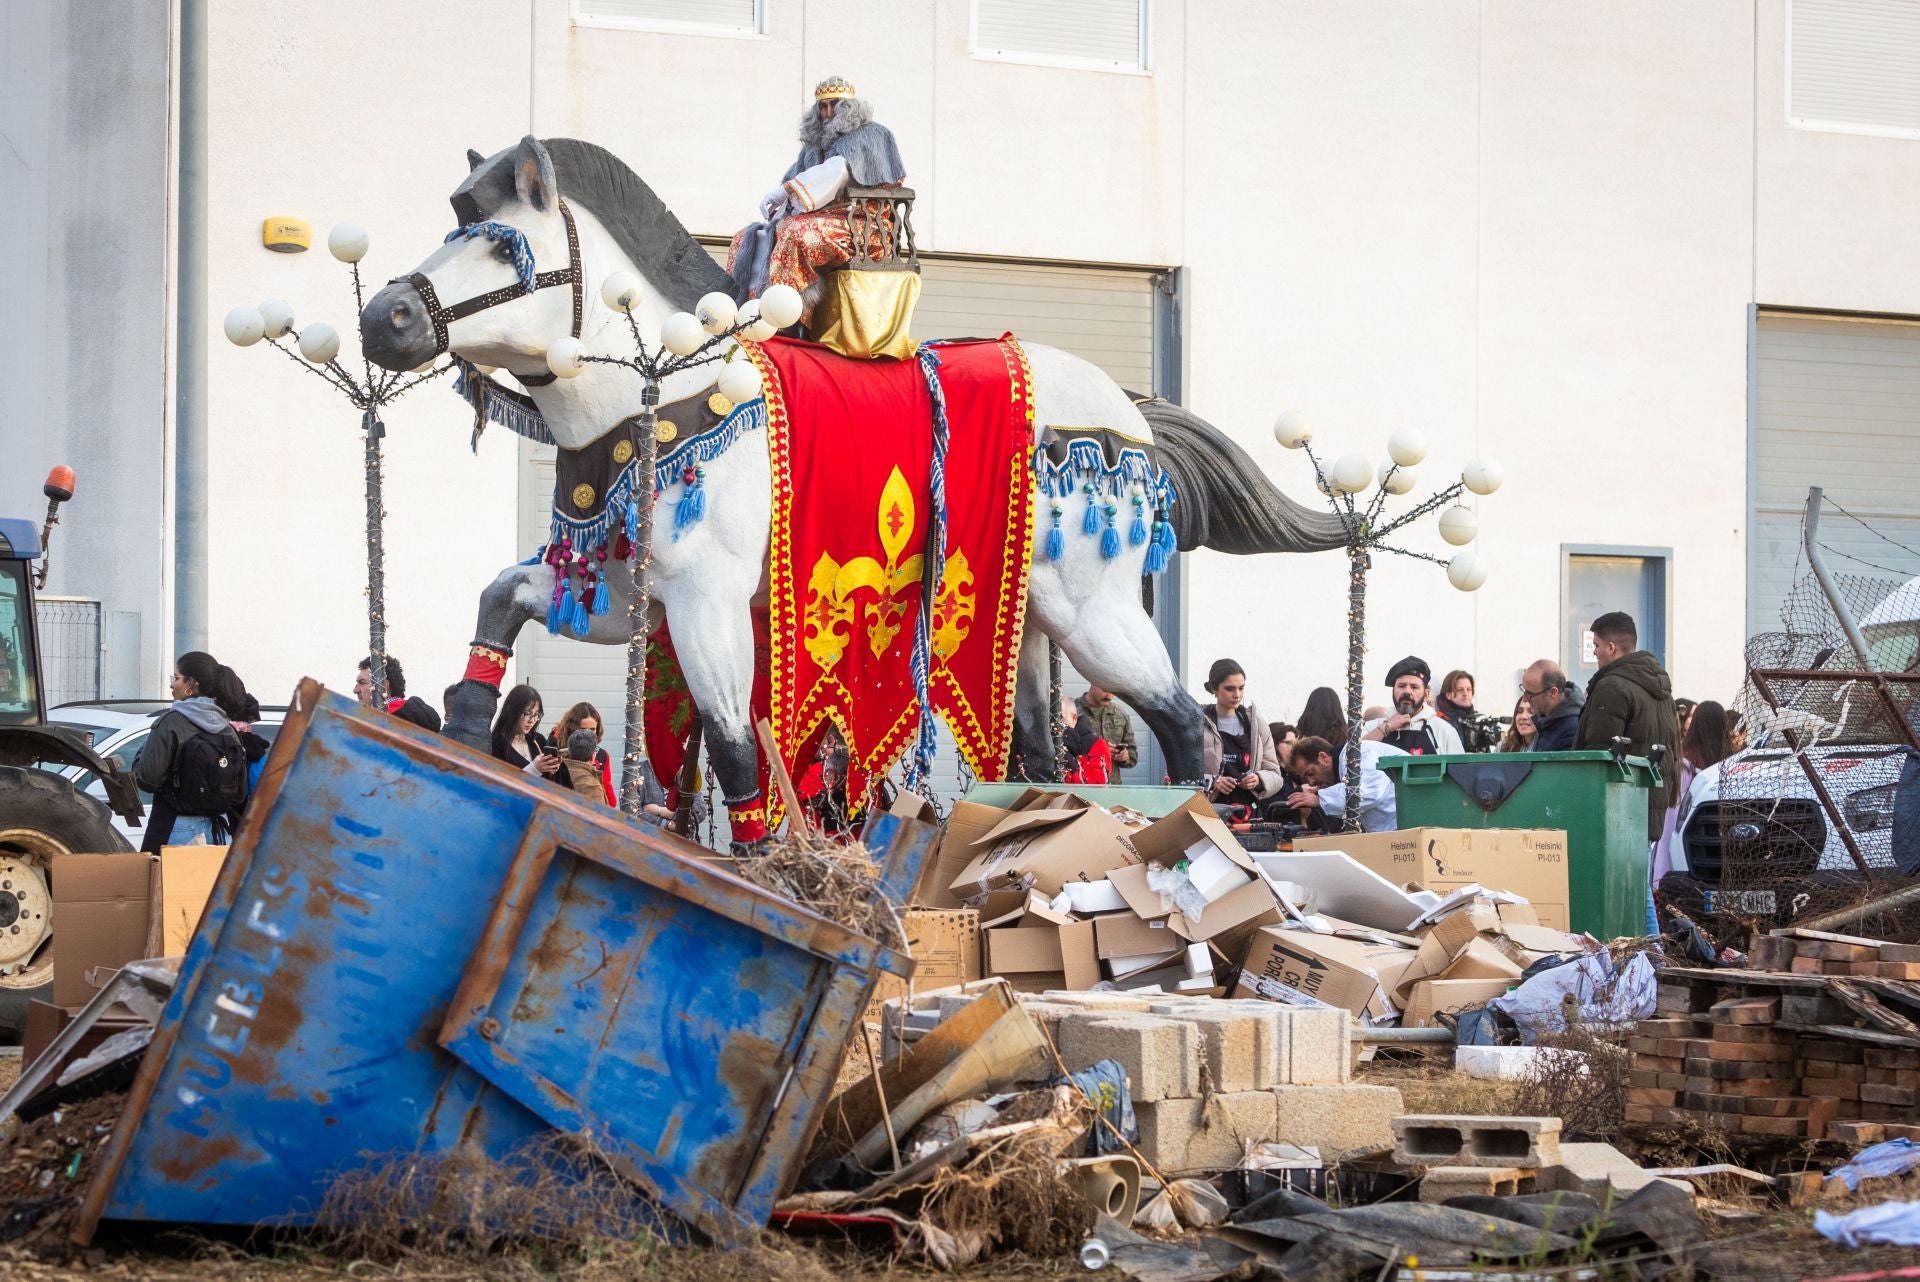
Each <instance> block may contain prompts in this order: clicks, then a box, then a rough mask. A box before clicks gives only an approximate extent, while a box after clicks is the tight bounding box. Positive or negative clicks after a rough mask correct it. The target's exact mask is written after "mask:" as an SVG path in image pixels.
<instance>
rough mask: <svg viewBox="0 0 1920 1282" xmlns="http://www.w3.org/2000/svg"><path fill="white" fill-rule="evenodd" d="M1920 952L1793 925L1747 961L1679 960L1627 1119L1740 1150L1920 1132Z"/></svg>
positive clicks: (1641, 1038) (1663, 983)
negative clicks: (1694, 1131) (1707, 1136)
mask: <svg viewBox="0 0 1920 1282" xmlns="http://www.w3.org/2000/svg"><path fill="white" fill-rule="evenodd" d="M1915 975H1920V946H1916V945H1912V944H1896V943H1889V942H1886V941H1883V940H1874V939H1864V938H1860V937H1857V936H1849V935H1835V934H1829V933H1825V932H1820V931H1813V930H1804V929H1797V928H1789V929H1786V930H1781V931H1776V932H1774V933H1773V934H1771V935H1766V936H1762V937H1761V938H1759V939H1757V940H1756V941H1755V943H1754V946H1753V949H1752V952H1751V955H1750V966H1749V967H1748V968H1740V969H1733V968H1728V969H1719V968H1694V967H1669V968H1667V969H1666V970H1664V971H1662V972H1661V973H1660V985H1659V993H1658V998H1657V1010H1656V1014H1655V1017H1654V1018H1652V1019H1649V1020H1645V1021H1643V1022H1641V1023H1640V1024H1639V1025H1637V1027H1636V1028H1635V1030H1634V1035H1633V1037H1632V1039H1631V1041H1630V1043H1629V1045H1630V1048H1631V1050H1632V1052H1633V1068H1632V1077H1631V1080H1630V1084H1629V1094H1628V1103H1627V1120H1628V1121H1629V1122H1631V1123H1637V1124H1641V1125H1649V1126H1677V1125H1687V1126H1697V1127H1705V1128H1709V1129H1712V1130H1714V1131H1716V1132H1719V1133H1721V1134H1722V1135H1723V1137H1724V1138H1725V1139H1726V1140H1727V1142H1728V1143H1730V1144H1732V1145H1735V1146H1739V1147H1749V1148H1750V1147H1767V1146H1778V1145H1781V1144H1783V1143H1787V1142H1794V1141H1811V1140H1822V1139H1830V1140H1837V1141H1841V1142H1845V1143H1855V1144H1869V1143H1875V1142H1878V1141H1880V1140H1884V1139H1893V1138H1906V1139H1920V1125H1916V1124H1915V1114H1914V1106H1915V1105H1916V1104H1920V1054H1916V1052H1920V982H1915V980H1914V978H1912V976H1915Z"/></svg>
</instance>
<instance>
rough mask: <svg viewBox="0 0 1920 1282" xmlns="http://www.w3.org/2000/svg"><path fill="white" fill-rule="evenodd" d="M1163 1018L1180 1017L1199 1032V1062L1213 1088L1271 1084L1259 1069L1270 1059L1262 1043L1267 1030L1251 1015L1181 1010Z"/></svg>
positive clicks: (1260, 1087)
mask: <svg viewBox="0 0 1920 1282" xmlns="http://www.w3.org/2000/svg"><path fill="white" fill-rule="evenodd" d="M1165 1018H1168V1019H1177V1020H1184V1021H1185V1022H1187V1023H1189V1024H1192V1025H1193V1026H1194V1027H1195V1028H1196V1029H1198V1030H1199V1032H1200V1038H1201V1045H1200V1054H1201V1062H1202V1063H1204V1064H1205V1065H1206V1066H1207V1072H1208V1074H1209V1075H1210V1076H1211V1078H1212V1080H1213V1089H1214V1090H1216V1091H1221V1092H1224V1093H1228V1094H1232V1093H1236V1092H1239V1091H1259V1090H1264V1089H1265V1088H1266V1087H1268V1086H1271V1085H1272V1084H1273V1083H1272V1081H1271V1073H1270V1072H1269V1073H1268V1074H1267V1075H1266V1076H1267V1078H1268V1080H1265V1081H1263V1080H1261V1077H1262V1074H1261V1072H1260V1070H1261V1069H1262V1068H1263V1067H1268V1066H1269V1065H1270V1064H1271V1061H1272V1049H1271V1047H1270V1046H1263V1044H1262V1043H1263V1042H1264V1041H1265V1040H1266V1038H1267V1036H1268V1033H1269V1030H1268V1029H1267V1028H1265V1027H1263V1026H1262V1024H1261V1022H1260V1021H1259V1020H1257V1019H1255V1018H1254V1017H1252V1016H1251V1015H1246V1014H1243V1013H1241V1012H1239V1011H1234V1010H1192V1011H1181V1012H1180V1013H1178V1014H1174V1015H1169V1016H1166V1017H1165Z"/></svg>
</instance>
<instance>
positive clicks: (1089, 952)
mask: <svg viewBox="0 0 1920 1282" xmlns="http://www.w3.org/2000/svg"><path fill="white" fill-rule="evenodd" d="M1028 920H1029V921H1033V922H1036V923H1037V924H1031V925H1022V926H996V927H994V928H993V929H992V930H988V931H985V932H983V935H984V938H985V941H986V970H987V973H988V974H990V975H1001V976H1005V977H1006V978H1007V979H1008V980H1010V981H1012V982H1013V985H1014V987H1015V988H1016V989H1019V990H1020V991H1021V992H1039V991H1043V990H1040V989H1032V988H1023V987H1021V983H1020V979H1021V977H1022V976H1032V975H1037V974H1038V975H1049V976H1055V977H1057V978H1058V980H1059V981H1060V982H1057V983H1054V984H1053V985H1052V986H1053V987H1055V988H1066V989H1070V990H1076V991H1077V990H1080V989H1087V988H1092V987H1093V986H1094V985H1095V984H1097V983H1099V982H1100V960H1099V958H1097V957H1096V956H1095V955H1094V951H1093V923H1092V922H1090V921H1070V922H1067V923H1066V924H1064V925H1062V924H1059V923H1056V922H1051V921H1046V920H1044V919H1040V918H1029V919H1028Z"/></svg>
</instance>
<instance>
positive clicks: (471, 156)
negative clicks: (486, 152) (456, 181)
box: [467, 147, 487, 173]
mask: <svg viewBox="0 0 1920 1282" xmlns="http://www.w3.org/2000/svg"><path fill="white" fill-rule="evenodd" d="M486 159H487V158H486V157H485V156H483V155H481V154H480V153H479V152H477V151H475V150H474V149H473V148H471V147H469V148H467V172H468V173H472V172H473V171H474V170H476V169H478V168H480V166H481V165H482V164H484V163H485V162H486Z"/></svg>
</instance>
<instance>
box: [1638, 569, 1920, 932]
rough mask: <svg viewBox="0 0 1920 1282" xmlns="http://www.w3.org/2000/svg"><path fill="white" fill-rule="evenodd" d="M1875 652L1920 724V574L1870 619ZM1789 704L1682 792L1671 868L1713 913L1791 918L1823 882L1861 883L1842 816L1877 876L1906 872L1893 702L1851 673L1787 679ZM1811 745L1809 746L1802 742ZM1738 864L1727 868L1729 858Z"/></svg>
mask: <svg viewBox="0 0 1920 1282" xmlns="http://www.w3.org/2000/svg"><path fill="white" fill-rule="evenodd" d="M1860 630H1861V633H1862V635H1863V636H1864V637H1865V639H1866V642H1867V646H1868V649H1869V650H1871V651H1872V653H1873V657H1874V659H1875V660H1876V661H1877V662H1878V663H1879V665H1880V667H1881V669H1882V670H1883V671H1885V672H1886V673H1887V674H1888V675H1889V676H1905V677H1907V678H1909V681H1908V682H1901V683H1897V684H1896V685H1895V686H1894V689H1895V691H1896V695H1897V697H1899V698H1900V699H1901V700H1902V701H1903V705H1904V706H1902V707H1901V708H1900V709H1899V711H1900V715H1901V716H1902V717H1904V718H1905V719H1906V721H1907V724H1908V725H1909V726H1915V727H1920V699H1915V698H1913V697H1911V696H1912V695H1913V694H1914V693H1915V692H1916V690H1917V689H1920V688H1917V687H1916V686H1914V685H1913V684H1911V679H1912V678H1914V677H1916V676H1920V577H1917V578H1914V579H1911V580H1909V581H1908V582H1906V583H1905V584H1903V585H1901V586H1900V587H1899V588H1897V589H1895V590H1894V591H1893V592H1892V593H1890V594H1889V595H1888V596H1887V598H1886V599H1885V600H1884V601H1882V602H1881V603H1880V604H1879V605H1878V606H1877V607H1876V608H1875V609H1874V610H1873V611H1872V612H1871V613H1870V614H1868V615H1867V616H1866V618H1865V619H1864V620H1862V621H1861V625H1860ZM1858 666H1859V658H1858V656H1856V655H1855V654H1854V653H1853V650H1852V648H1851V647H1842V648H1840V649H1838V650H1835V651H1831V652H1828V653H1824V654H1822V655H1819V656H1817V657H1816V658H1815V660H1814V662H1813V663H1812V665H1811V667H1812V668H1813V669H1815V670H1824V669H1831V670H1836V671H1847V670H1850V669H1854V668H1857V667H1858ZM1779 684H1780V685H1781V686H1782V688H1781V689H1779V690H1776V694H1778V695H1779V697H1780V698H1781V700H1782V706H1781V708H1780V711H1779V713H1778V714H1777V715H1776V717H1775V719H1774V722H1773V724H1771V725H1769V724H1767V723H1766V722H1765V721H1764V720H1763V719H1762V720H1760V723H1759V724H1758V725H1757V726H1756V730H1755V733H1754V734H1753V735H1752V737H1751V739H1750V741H1749V744H1748V746H1747V748H1746V749H1745V750H1744V751H1742V752H1739V753H1736V754H1734V755H1733V756H1731V757H1728V758H1727V759H1726V760H1725V761H1722V762H1720V763H1719V764H1717V765H1714V766H1711V767H1709V768H1708V769H1706V770H1703V771H1701V772H1700V774H1699V775H1697V776H1696V777H1695V778H1694V780H1693V784H1692V786H1691V787H1690V788H1689V789H1688V790H1687V795H1686V796H1685V797H1683V798H1682V799H1681V803H1680V815H1679V818H1678V820H1677V821H1676V825H1677V826H1676V831H1677V832H1678V833H1679V834H1680V837H1681V840H1680V842H1679V843H1678V849H1676V850H1675V851H1674V872H1675V873H1676V874H1678V875H1679V876H1681V877H1683V878H1685V879H1687V880H1689V881H1691V882H1692V883H1693V889H1694V891H1695V893H1700V894H1703V895H1704V896H1705V907H1706V910H1707V911H1708V912H1710V913H1712V912H1732V913H1738V914H1742V915H1747V916H1757V917H1771V916H1779V917H1782V918H1790V917H1793V916H1797V915H1799V910H1800V906H1801V904H1800V903H1799V902H1796V901H1811V900H1813V899H1818V898H1821V897H1823V895H1822V887H1823V885H1826V884H1833V885H1834V886H1835V888H1836V889H1838V885H1839V883H1845V882H1851V881H1854V880H1857V879H1858V877H1859V875H1860V870H1859V867H1858V865H1857V864H1855V862H1854V860H1853V856H1852V855H1851V854H1850V853H1849V852H1848V850H1847V846H1846V841H1845V838H1844V837H1843V836H1842V832H1841V827H1840V825H1841V824H1844V825H1845V829H1846V832H1847V833H1848V834H1850V835H1851V836H1852V838H1853V841H1854V844H1855V846H1856V847H1857V848H1858V849H1859V850H1860V853H1861V855H1862V857H1863V858H1864V859H1865V860H1866V862H1867V864H1868V865H1869V866H1870V867H1871V868H1873V869H1874V870H1875V872H1876V875H1897V873H1898V871H1899V870H1898V868H1897V866H1896V860H1895V857H1894V853H1893V816H1894V798H1895V793H1896V791H1897V789H1898V787H1899V780H1900V778H1901V771H1902V768H1903V767H1904V766H1905V764H1906V761H1907V759H1908V756H1909V753H1910V751H1911V750H1910V749H1909V748H1908V746H1907V744H1906V742H1905V741H1904V740H1903V739H1899V738H1896V734H1897V731H1896V729H1895V727H1893V726H1891V725H1889V724H1888V722H1887V719H1886V715H1885V711H1884V705H1883V704H1882V703H1881V702H1880V700H1879V696H1878V694H1877V693H1876V692H1875V691H1873V690H1872V689H1870V688H1865V687H1864V686H1863V685H1861V684H1858V683H1851V682H1842V681H1818V680H1813V681H1808V680H1801V681H1794V682H1783V683H1779ZM1789 733H1791V734H1792V735H1794V737H1796V738H1797V739H1799V740H1800V742H1801V744H1802V745H1803V752H1804V756H1805V758H1806V761H1807V763H1808V764H1809V765H1811V766H1812V767H1813V773H1814V775H1815V776H1816V777H1817V778H1818V779H1819V781H1820V784H1821V787H1822V788H1823V789H1824V790H1825V792H1826V794H1827V796H1828V797H1829V798H1830V799H1831V801H1832V804H1833V806H1834V809H1835V811H1837V815H1838V822H1836V821H1835V816H1834V815H1831V814H1829V812H1828V810H1827V808H1826V807H1825V806H1824V805H1823V804H1822V803H1821V800H1820V797H1819V793H1818V792H1817V791H1816V790H1815V788H1814V785H1813V782H1812V781H1811V780H1810V779H1809V778H1808V777H1807V771H1806V770H1805V769H1804V768H1803V767H1802V766H1801V764H1800V760H1799V757H1800V755H1801V754H1799V753H1796V752H1795V750H1794V748H1793V747H1792V746H1791V745H1790V744H1789V742H1788V735H1789ZM1808 744H1810V745H1811V746H1805V745H1808ZM1730 863H1731V864H1732V865H1733V866H1732V867H1731V868H1730V867H1729V864H1730Z"/></svg>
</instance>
